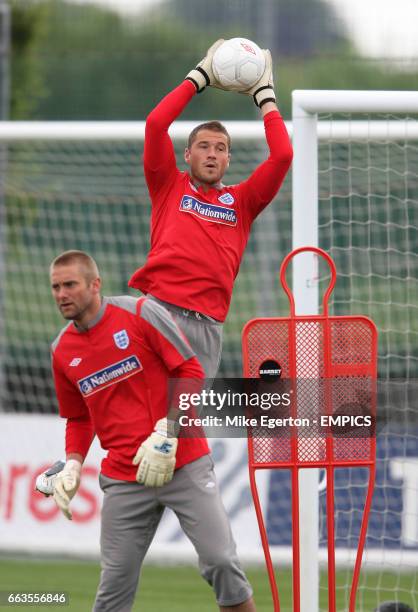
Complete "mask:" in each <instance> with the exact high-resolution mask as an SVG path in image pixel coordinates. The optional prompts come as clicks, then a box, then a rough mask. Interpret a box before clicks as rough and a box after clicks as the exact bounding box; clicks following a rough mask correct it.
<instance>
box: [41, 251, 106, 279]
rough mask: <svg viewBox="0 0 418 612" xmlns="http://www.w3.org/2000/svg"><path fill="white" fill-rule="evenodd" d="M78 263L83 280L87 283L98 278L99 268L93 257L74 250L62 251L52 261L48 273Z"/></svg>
mask: <svg viewBox="0 0 418 612" xmlns="http://www.w3.org/2000/svg"><path fill="white" fill-rule="evenodd" d="M74 263H78V264H79V265H80V266H81V267H82V268H83V271H84V278H85V279H86V281H87V282H89V283H90V282H91V281H92V280H94V279H96V278H99V276H100V275H99V268H98V267H97V263H96V262H95V261H94V259H93V257H92V256H91V255H89V254H88V253H85V252H84V251H77V250H75V249H73V250H71V251H64V252H63V253H61V254H60V255H58V256H57V257H55V259H54V260H53V261H52V263H51V265H50V268H49V270H50V272H52V270H53V269H54V268H56V267H57V266H68V265H70V264H74Z"/></svg>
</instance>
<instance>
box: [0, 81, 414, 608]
mask: <svg viewBox="0 0 418 612" xmlns="http://www.w3.org/2000/svg"><path fill="white" fill-rule="evenodd" d="M417 118H418V92H372V91H366V92H347V91H338V92H335V91H295V92H294V94H293V118H292V121H291V122H287V128H288V131H289V133H290V135H291V136H292V140H293V147H294V161H293V166H292V171H291V173H290V174H289V178H287V179H286V181H285V182H284V184H283V186H282V188H281V190H280V192H279V194H278V196H277V198H276V199H275V201H274V202H273V203H272V204H271V205H270V206H269V207H267V208H266V210H265V211H264V212H263V214H262V215H260V218H259V219H257V220H256V222H255V224H254V227H253V229H252V233H251V238H250V240H249V244H248V246H247V249H246V253H245V256H244V260H243V263H242V266H241V270H240V273H239V275H238V279H237V283H236V287H235V290H234V296H233V300H232V305H231V310H230V313H229V315H228V319H227V322H226V325H225V330H224V350H223V357H222V363H221V371H220V375H221V376H224V377H230V378H234V377H239V376H241V371H242V370H241V364H242V362H241V340H240V335H241V330H242V327H243V325H244V324H245V323H246V322H247V321H248V320H249V319H252V318H254V317H257V316H277V315H287V314H288V302H287V298H286V297H285V296H284V295H283V292H282V291H281V288H280V287H279V286H278V279H277V274H278V270H279V267H280V264H281V261H282V260H283V258H284V256H285V255H286V254H287V253H288V252H289V251H290V250H291V249H292V248H296V247H299V246H308V245H309V246H319V247H321V248H323V249H324V250H326V251H327V252H328V253H329V254H330V255H331V257H332V258H333V259H334V261H335V263H336V267H337V272H338V279H337V286H336V289H335V291H334V295H333V297H332V300H331V303H330V314H337V315H339V314H342V315H349V314H364V315H367V316H370V317H371V318H372V319H374V320H375V322H376V324H377V327H378V330H379V379H380V380H381V381H383V382H384V383H385V384H386V385H388V386H389V387H388V391H387V401H386V403H384V405H383V406H382V407H379V409H381V410H382V411H383V413H384V414H385V417H387V414H386V413H387V412H388V411H389V408H391V407H392V406H393V401H392V394H393V393H394V394H395V395H396V398H397V401H398V404H399V405H398V406H397V408H398V409H397V411H396V416H395V417H394V418H393V419H390V418H386V420H385V422H384V423H383V425H384V426H382V428H381V430H379V432H378V434H379V435H378V441H377V442H378V444H377V446H378V470H377V483H376V493H375V498H374V501H373V506H372V513H371V518H370V529H369V534H368V538H367V542H366V548H365V555H364V563H363V568H364V570H365V571H364V572H363V573H362V576H361V579H360V584H359V597H358V600H357V601H358V606H359V610H364V612H366V611H367V612H369V610H372V609H373V608H374V607H376V606H377V605H378V603H379V601H382V600H384V599H386V600H387V599H398V600H406V601H407V602H408V603H409V604H410V605H413V604H414V605H415V606H416V604H417V601H416V593H414V584H415V589H416V578H415V579H414V578H412V577H411V576H413V574H414V572H416V567H417V565H418V483H417V478H416V477H415V474H416V466H417V465H418V463H417V462H418V415H417V413H416V408H414V407H413V406H412V403H411V396H412V393H411V390H410V389H411V385H413V382H414V379H417V378H418V373H417V370H418V367H417V366H418V358H417V346H418V300H417V296H418V282H417V278H418V256H417V245H418V240H417V228H418V170H417V169H418V121H417ZM196 123H198V122H197V121H187V122H182V121H179V122H176V123H175V124H174V125H173V126H172V127H171V129H170V135H171V136H172V138H173V141H174V146H175V151H176V154H177V156H178V162H179V165H180V167H184V165H183V162H182V152H183V149H184V146H185V143H186V141H187V136H188V134H189V133H190V131H191V129H192V128H193V127H195V125H196ZM224 123H225V125H226V127H227V129H228V131H229V132H230V134H231V137H232V161H231V165H230V168H229V171H228V175H227V177H226V182H227V184H234V183H236V182H239V181H241V180H243V179H245V178H246V177H247V176H248V174H249V173H250V172H251V171H252V170H253V169H254V168H255V167H256V166H257V165H258V163H260V162H261V161H262V160H263V159H265V157H266V143H265V139H264V129H263V124H262V121H248V122H247V121H225V122H224ZM144 128H145V124H144V122H89V121H84V122H0V150H1V153H2V164H1V166H2V175H1V177H0V192H1V195H2V197H0V218H1V219H5V223H4V227H3V228H1V234H2V237H4V244H3V245H2V248H1V249H0V253H1V255H0V259H1V258H3V261H0V284H1V291H0V316H2V318H3V320H2V321H0V380H2V381H4V384H2V385H1V386H0V423H1V418H2V416H6V417H7V419H8V422H9V421H10V419H11V418H12V419H13V418H14V417H16V420H20V421H22V420H23V419H24V418H25V416H27V413H30V415H28V416H30V417H31V418H32V420H33V419H34V417H35V416H36V415H37V414H38V413H43V414H44V415H45V416H47V415H50V414H51V413H53V412H54V410H55V400H54V394H53V388H52V381H51V377H50V366H49V342H50V340H51V339H53V338H54V337H55V335H56V333H57V332H58V330H59V329H60V327H61V323H62V322H61V318H60V316H59V313H57V312H56V308H55V307H54V305H53V303H52V300H51V299H50V296H49V287H48V281H47V269H48V265H49V262H50V261H51V260H52V258H53V257H54V256H56V255H57V254H58V253H59V252H61V251H63V250H65V249H67V248H80V249H83V250H87V251H89V252H91V253H92V254H93V255H94V256H95V257H96V259H97V260H98V262H99V264H100V268H101V270H102V271H103V276H104V278H105V280H106V283H105V292H106V293H107V294H121V293H126V284H127V280H128V278H129V277H130V275H131V273H132V272H133V271H134V270H135V269H136V268H137V267H138V266H139V265H141V263H142V262H143V260H144V258H145V257H146V254H147V251H148V247H149V199H148V194H147V189H146V185H145V181H144V177H143V172H142V167H141V150H142V147H143V138H144ZM325 274H326V272H325ZM326 280H327V279H324V270H322V268H321V267H319V270H318V269H317V263H316V261H315V260H314V258H312V257H311V256H310V254H306V255H304V256H303V257H300V258H299V257H297V258H295V260H294V261H293V291H294V295H295V301H296V307H297V313H298V314H315V313H316V312H317V311H318V301H319V299H320V296H321V291H322V287H323V286H324V283H326ZM393 381H395V382H394V384H395V386H396V389H392V387H391V386H390V385H392V382H393ZM396 381H397V382H396ZM417 393H418V391H417ZM2 412H4V413H7V414H6V415H2ZM40 418H42V417H41V415H40ZM46 420H47V419H45V421H46ZM0 435H1V427H0ZM12 446H13V440H10V441H9V444H8V445H7V447H8V448H9V449H10V448H12ZM220 447H221V445H220V446H219V448H220ZM224 451H225V449H223V450H222V452H221V451H220V452H219V456H220V458H221V459H222V458H224V461H225V463H224V464H223V467H224V473H225V487H224V489H225V490H224V494H225V496H227V509H232V510H231V513H232V514H233V522H232V524H233V529H237V530H238V531H237V533H238V534H239V535H238V537H237V540H238V546H239V547H240V545H241V546H242V548H243V549H245V554H243V555H241V558H243V559H244V560H245V561H247V562H254V563H262V562H263V556H262V552H261V546H258V540H256V544H255V545H254V542H253V541H252V540H251V541H250V540H248V542H245V537H246V535H247V534H250V533H252V534H253V533H254V529H256V527H254V525H251V526H249V525H248V524H246V521H248V520H249V519H248V517H249V516H250V515H249V514H246V512H247V510H248V506H249V504H248V503H247V502H248V500H249V492H248V491H247V493H248V495H247V493H245V491H244V486H245V478H246V474H245V465H244V463H245V461H244V460H243V459H242V457H241V456H240V457H238V456H235V457H234V455H233V452H231V454H230V456H229V455H228V453H227V452H226V451H225V452H224ZM43 452H44V451H43ZM1 453H2V448H1V440H0V459H1V461H0V464H1V465H0V513H1V512H2V506H1V504H2V503H3V502H1V499H2V495H3V499H5V494H6V493H7V492H8V491H15V492H16V495H19V494H20V493H19V491H20V489H19V487H18V486H16V487H15V486H14V484H13V483H12V485H13V486H12V485H11V484H10V483H9V481H8V475H7V474H8V473H6V467H4V466H5V463H4V462H5V461H6V459H7V458H5V457H3V456H2V455H1ZM222 453H223V454H222ZM12 455H13V453H12V451H10V458H9V459H7V461H9V463H10V470H11V472H10V473H12V472H13V470H15V461H14V460H12V459H13V458H12ZM15 455H16V457H18V458H19V463H21V456H22V449H21V448H18V447H17V445H16V449H15ZM27 455H28V461H30V460H31V458H30V455H31V453H29V452H28V453H27ZM56 458H57V457H51V459H52V460H54V459H56ZM48 459H49V457H48ZM43 460H44V458H42V459H41V458H40V456H39V459H37V461H38V462H39V461H43ZM45 460H46V459H45ZM28 465H29V464H28ZM37 467H38V466H37V465H35V464H34V465H33V466H32V467H30V466H29V467H28V469H27V471H26V472H24V473H23V472H22V474H21V475H20V476H19V478H21V480H20V481H19V482H20V483H22V486H23V481H24V479H27V486H28V490H29V487H30V478H31V474H32V473H35V470H36V469H37ZM284 471H285V470H283V471H281V470H276V471H275V472H272V473H271V474H270V475H269V478H268V479H266V486H265V494H264V498H263V499H264V502H265V511H266V524H267V530H268V534H269V538H270V541H271V546H272V559H273V562H274V563H275V565H276V567H277V569H278V582H279V592H280V568H281V567H282V566H283V565H289V564H290V563H291V537H290V534H291V528H292V525H291V509H290V486H289V482H287V480H286V477H285V475H284V474H282V473H281V474H278V472H284ZM220 472H222V470H220ZM13 474H14V472H13ZM19 474H20V472H19ZM14 478H15V479H16V478H17V476H16V475H15V476H14ZM319 480H320V475H319V474H318V473H317V471H316V470H302V472H301V475H300V500H301V509H300V510H301V512H300V523H301V529H300V544H301V575H302V576H303V580H302V581H301V598H302V599H301V604H302V607H301V610H302V611H303V612H318V611H319V610H324V609H325V607H324V603H320V601H324V600H326V597H325V589H324V587H322V586H321V582H320V573H321V572H320V570H321V569H322V566H323V563H324V561H325V560H326V533H325V531H324V494H323V493H324V488H325V487H324V483H322V484H321V485H320V484H319ZM221 486H222V479H221ZM364 490H365V483H364V474H363V472H362V471H361V468H359V469H358V470H342V471H341V473H340V474H339V475H338V477H337V478H336V486H335V491H336V517H335V518H336V540H337V541H336V561H337V570H340V572H339V574H338V581H339V582H338V585H337V599H338V597H340V598H341V600H342V599H345V598H346V595H347V593H348V591H349V583H350V571H351V570H350V568H351V567H352V565H353V561H354V556H355V552H356V538H357V534H358V528H359V514H360V510H361V504H362V501H363V495H364ZM22 495H24V492H22ZM21 501H22V503H20V502H19V500H18V499H16V500H15V501H14V502H13V504H12V501H9V502H8V506H7V507H9V508H21V507H22V508H23V507H24V505H25V503H26V497H22V500H21ZM12 518H13V517H11V518H10V519H8V520H9V523H8V530H9V531H8V533H9V534H12V533H16V538H18V537H19V534H20V533H24V531H23V529H22V525H26V526H27V525H29V524H30V525H31V526H32V528H31V533H32V534H36V532H37V531H36V530H37V529H41V528H42V529H45V530H46V529H47V528H48V527H50V526H49V524H48V523H47V522H46V521H44V522H43V524H42V525H41V524H40V523H39V521H38V522H35V521H33V524H32V523H28V519H27V517H26V518H25V517H24V516H23V510H22V516H21V517H20V518H19V517H17V518H16V521H17V522H16V523H15V524H14V523H13V521H12ZM32 518H33V517H32ZM18 520H22V521H23V523H22V524H20V523H19V522H18ZM31 520H32V519H31ZM25 521H26V523H25ZM38 523H39V524H38ZM254 523H255V519H254ZM85 527H86V528H87V527H88V524H87V523H86V525H85ZM13 529H15V531H13ZM167 532H168V530H167ZM179 537H180V536H178V534H177V535H176V536H175V538H179ZM175 538H174V539H173V542H174V543H173V542H169V541H168V539H167V542H164V546H163V550H167V549H168V548H167V547H168V545H169V546H170V559H171V560H172V559H175V558H176V559H181V560H182V561H183V562H184V561H185V560H189V559H190V558H193V557H189V553H188V552H187V554H186V553H184V549H183V548H182V544H183V542H182V541H180V540H179V539H175ZM0 539H1V538H0ZM45 539H46V538H44V540H45ZM8 541H9V542H10V541H12V537H11V536H9V538H8ZM23 544H24V543H23ZM19 548H20V549H22V542H20V544H19ZM63 551H65V546H64V547H63ZM166 556H167V555H166ZM164 558H165V557H164V554H163V555H162V557H161V558H160V561H164ZM373 574H374V576H375V578H373ZM369 575H370V576H371V578H370V579H369ZM406 575H407V576H408V578H407V579H405V578H404V576H406ZM372 578H373V579H372Z"/></svg>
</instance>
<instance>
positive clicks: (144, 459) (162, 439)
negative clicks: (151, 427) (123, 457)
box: [132, 419, 177, 487]
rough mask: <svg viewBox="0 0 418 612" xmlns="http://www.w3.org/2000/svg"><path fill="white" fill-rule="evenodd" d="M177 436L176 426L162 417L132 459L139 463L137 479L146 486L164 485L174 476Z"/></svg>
mask: <svg viewBox="0 0 418 612" xmlns="http://www.w3.org/2000/svg"><path fill="white" fill-rule="evenodd" d="M176 452H177V438H176V437H175V435H174V426H173V423H172V422H171V421H168V420H167V419H160V420H159V421H157V423H156V425H155V431H153V433H152V434H151V435H150V436H149V437H148V438H147V439H146V440H145V442H143V443H142V444H141V446H140V447H139V448H138V450H137V452H136V455H135V457H134V458H133V460H132V463H133V464H134V465H138V464H139V467H138V471H137V473H136V480H137V481H138V482H139V484H143V485H145V486H146V487H162V486H163V485H165V484H167V483H168V482H170V480H171V479H172V478H173V474H174V468H175V466H176Z"/></svg>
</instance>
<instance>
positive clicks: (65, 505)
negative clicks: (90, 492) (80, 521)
mask: <svg viewBox="0 0 418 612" xmlns="http://www.w3.org/2000/svg"><path fill="white" fill-rule="evenodd" d="M80 478H81V463H80V461H77V459H69V460H68V461H67V463H66V464H65V466H64V469H63V470H62V471H61V472H59V474H57V477H56V479H55V481H54V484H53V489H54V492H53V495H54V500H55V503H56V504H57V506H58V508H59V509H60V510H61V511H62V513H63V514H64V516H65V517H66V518H67V519H68V520H69V521H71V520H72V518H73V515H72V512H71V510H70V501H71V500H72V499H73V497H74V495H75V494H76V493H77V490H78V487H79V486H80Z"/></svg>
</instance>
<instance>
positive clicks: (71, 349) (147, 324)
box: [52, 296, 209, 481]
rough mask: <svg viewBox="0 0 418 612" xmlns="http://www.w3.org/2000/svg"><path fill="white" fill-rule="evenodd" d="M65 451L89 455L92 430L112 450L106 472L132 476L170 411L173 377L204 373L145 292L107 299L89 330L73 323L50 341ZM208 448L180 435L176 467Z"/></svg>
mask: <svg viewBox="0 0 418 612" xmlns="http://www.w3.org/2000/svg"><path fill="white" fill-rule="evenodd" d="M52 365H53V374H54V382H55V389H56V394H57V398H58V404H59V411H60V415H61V416H62V417H65V418H67V419H68V420H67V429H66V452H67V454H69V453H80V454H81V455H83V456H86V454H87V452H88V449H89V446H90V444H91V441H92V439H93V435H94V434H93V432H95V433H96V434H97V436H98V438H99V440H100V443H101V446H102V447H103V448H104V449H105V450H107V451H108V454H107V457H106V458H105V459H104V460H103V462H102V473H103V474H105V475H106V476H109V477H110V478H116V479H120V480H130V481H134V480H135V474H136V470H137V468H136V467H135V466H133V465H132V459H133V457H134V455H135V453H136V451H137V449H138V447H139V445H140V444H141V443H142V442H143V441H144V440H145V439H146V438H147V437H148V436H149V435H150V434H151V433H152V431H153V429H154V425H155V423H156V421H158V419H161V418H163V417H165V416H166V415H167V409H168V380H169V377H173V378H190V379H199V378H203V376H204V374H203V370H202V368H201V366H200V364H199V362H198V361H197V359H196V357H195V356H194V353H193V351H192V349H191V348H190V345H189V344H188V342H187V340H186V339H185V337H184V336H183V334H182V332H181V331H180V330H179V328H178V327H177V325H176V323H175V322H174V320H173V318H172V317H171V315H170V314H169V313H168V312H167V311H166V310H165V309H164V308H163V307H162V306H160V305H159V304H157V303H156V302H155V301H153V300H149V299H146V298H139V299H138V298H132V297H129V296H122V297H117V298H104V300H103V305H102V308H101V311H100V313H99V315H98V317H97V318H96V319H95V320H94V321H93V322H92V323H91V325H90V326H89V329H87V330H80V329H78V328H77V327H76V326H75V325H74V323H72V322H71V323H69V324H68V325H67V327H65V328H64V330H63V331H62V332H61V334H60V335H59V336H58V338H57V339H56V341H55V342H54V344H53V345H52ZM208 452H209V447H208V444H207V441H206V439H204V438H181V439H179V443H178V449H177V455H176V468H178V467H181V466H182V465H184V464H186V463H189V462H190V461H194V460H195V459H198V458H199V457H201V456H202V455H205V454H207V453H208Z"/></svg>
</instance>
